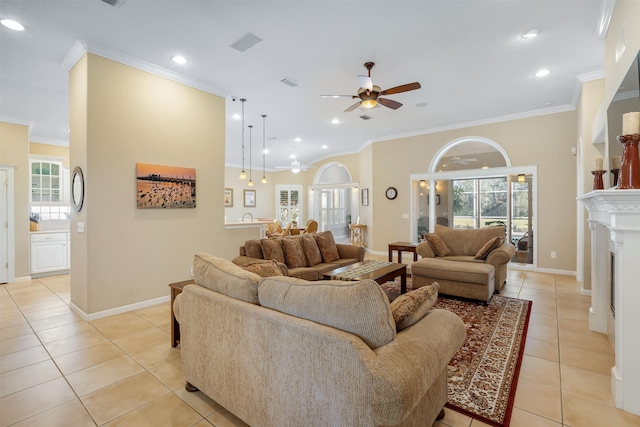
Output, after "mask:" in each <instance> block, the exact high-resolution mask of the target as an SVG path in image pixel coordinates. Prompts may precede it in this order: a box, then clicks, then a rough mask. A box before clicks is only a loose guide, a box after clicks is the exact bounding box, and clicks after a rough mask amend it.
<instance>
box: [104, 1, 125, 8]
mask: <svg viewBox="0 0 640 427" xmlns="http://www.w3.org/2000/svg"><path fill="white" fill-rule="evenodd" d="M101 1H102V2H103V3H106V4H109V5H111V6H114V7H120V6H122V4H123V3H124V2H125V1H127V0H101Z"/></svg>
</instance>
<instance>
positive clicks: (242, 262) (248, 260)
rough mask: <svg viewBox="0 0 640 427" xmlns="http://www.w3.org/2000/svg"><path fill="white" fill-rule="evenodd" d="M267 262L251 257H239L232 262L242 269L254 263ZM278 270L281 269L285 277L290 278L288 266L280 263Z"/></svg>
mask: <svg viewBox="0 0 640 427" xmlns="http://www.w3.org/2000/svg"><path fill="white" fill-rule="evenodd" d="M265 261H266V260H264V259H262V258H253V257H250V256H244V255H242V256H237V257H235V258H234V259H232V260H231V262H232V263H234V264H235V265H238V266H240V267H244V266H245V265H247V264H251V263H254V262H265ZM278 268H280V271H281V272H282V275H283V276H288V275H289V268H288V267H287V265H286V264H283V263H281V262H279V263H278Z"/></svg>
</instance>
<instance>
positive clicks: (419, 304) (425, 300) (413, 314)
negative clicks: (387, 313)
mask: <svg viewBox="0 0 640 427" xmlns="http://www.w3.org/2000/svg"><path fill="white" fill-rule="evenodd" d="M439 287H440V285H438V282H433V283H432V284H431V285H429V286H423V287H421V288H418V289H414V290H412V291H409V292H407V293H406V294H403V295H400V296H399V297H398V298H396V299H395V300H393V302H392V303H391V313H392V314H393V320H394V321H395V322H396V328H397V329H398V331H401V330H403V329H404V328H408V327H409V326H411V325H413V324H414V323H416V322H418V321H419V320H420V319H422V318H423V317H424V316H425V314H427V312H428V311H429V310H431V307H433V305H434V304H435V303H436V300H437V299H438V288H439Z"/></svg>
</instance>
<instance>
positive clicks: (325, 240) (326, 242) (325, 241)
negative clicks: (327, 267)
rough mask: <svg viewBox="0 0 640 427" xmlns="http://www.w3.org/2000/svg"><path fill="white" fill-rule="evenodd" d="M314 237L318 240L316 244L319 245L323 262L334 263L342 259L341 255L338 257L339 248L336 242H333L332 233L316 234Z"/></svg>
mask: <svg viewBox="0 0 640 427" xmlns="http://www.w3.org/2000/svg"><path fill="white" fill-rule="evenodd" d="M313 236H314V237H315V239H316V243H318V248H320V253H321V254H322V260H323V261H324V262H333V261H335V260H337V259H340V255H338V247H337V246H336V242H335V240H333V234H331V232H330V231H323V232H322V233H316V234H314V235H313Z"/></svg>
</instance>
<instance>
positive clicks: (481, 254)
mask: <svg viewBox="0 0 640 427" xmlns="http://www.w3.org/2000/svg"><path fill="white" fill-rule="evenodd" d="M503 243H504V237H494V238H492V239H489V240H488V241H487V243H485V244H484V246H482V247H481V248H480V250H479V251H478V253H477V254H476V256H475V257H474V259H485V258H486V257H487V256H488V255H489V254H490V253H491V251H492V250H494V249H496V248H499V247H500V246H502V244H503Z"/></svg>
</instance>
